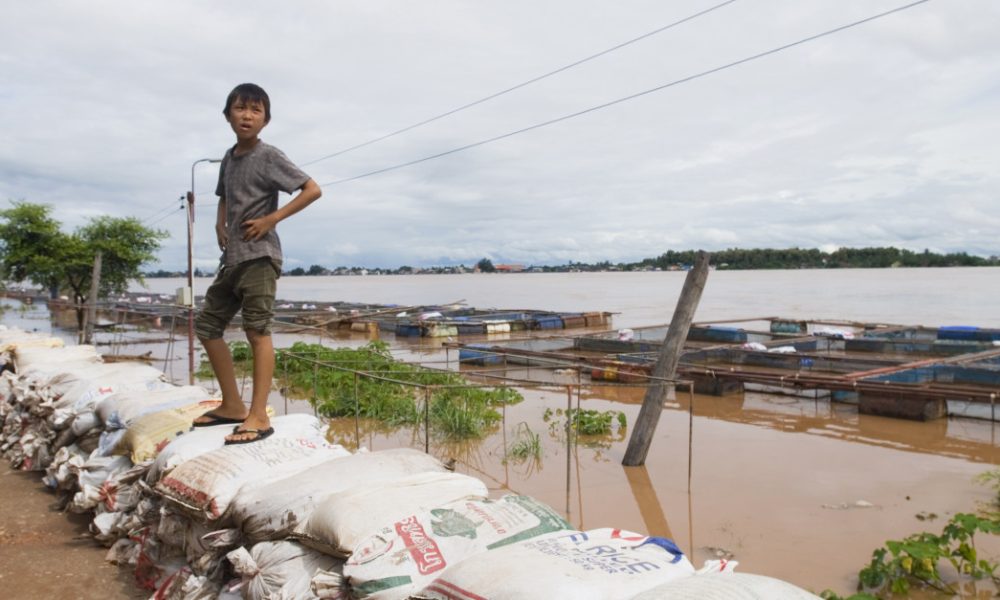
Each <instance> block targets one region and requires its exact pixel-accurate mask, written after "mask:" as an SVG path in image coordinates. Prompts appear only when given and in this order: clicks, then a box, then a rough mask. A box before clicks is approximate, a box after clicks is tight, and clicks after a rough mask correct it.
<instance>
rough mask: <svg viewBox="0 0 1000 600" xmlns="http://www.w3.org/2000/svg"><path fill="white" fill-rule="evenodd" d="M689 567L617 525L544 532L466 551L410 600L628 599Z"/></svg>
mask: <svg viewBox="0 0 1000 600" xmlns="http://www.w3.org/2000/svg"><path fill="white" fill-rule="evenodd" d="M694 572H695V570H694V567H693V566H692V565H691V562H690V561H688V559H687V558H686V557H685V556H684V554H683V553H682V552H681V551H680V549H678V548H677V547H676V546H675V545H674V544H673V542H671V541H670V540H667V539H665V538H653V537H647V536H644V535H641V534H638V533H632V532H628V531H620V530H617V529H596V530H592V531H585V532H583V531H578V532H573V533H568V534H550V535H548V536H544V537H539V538H535V539H533V540H528V541H526V542H521V543H518V544H512V545H509V546H504V547H503V548H498V549H496V550H491V551H489V552H483V553H480V554H476V555H474V556H471V557H469V558H467V559H465V560H464V561H462V562H460V563H458V564H456V565H454V566H452V567H450V568H448V569H446V570H445V571H444V573H442V575H441V576H440V577H438V578H437V579H435V580H434V581H433V582H431V583H430V584H429V585H427V587H425V588H424V589H423V590H421V591H420V592H418V593H417V594H415V595H414V596H413V597H414V598H425V599H433V600H454V599H455V598H462V599H471V598H477V597H482V598H489V599H490V600H551V599H552V598H573V599H574V600H627V599H630V598H632V597H634V596H635V595H636V594H638V593H640V592H643V591H645V590H648V589H650V588H653V587H656V586H657V585H661V584H663V583H666V582H668V581H673V580H676V579H683V578H687V577H692V576H693V575H694Z"/></svg>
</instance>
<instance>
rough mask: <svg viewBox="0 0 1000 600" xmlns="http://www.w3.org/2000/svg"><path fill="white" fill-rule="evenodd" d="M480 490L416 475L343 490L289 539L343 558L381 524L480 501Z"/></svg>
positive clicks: (459, 479)
mask: <svg viewBox="0 0 1000 600" xmlns="http://www.w3.org/2000/svg"><path fill="white" fill-rule="evenodd" d="M488 495H489V490H487V489H486V484H484V483H483V482H482V481H480V480H478V479H476V478H475V477H470V476H468V475H462V474H460V473H419V474H417V475H410V476H408V477H403V478H401V479H398V480H396V481H394V482H390V483H382V484H379V485H376V486H364V487H357V488H349V489H347V490H344V491H341V492H335V493H333V494H330V495H328V496H326V497H324V498H322V499H321V500H320V502H319V506H318V507H317V508H316V510H314V511H313V513H312V514H311V515H310V516H309V519H308V520H307V521H305V522H304V523H301V524H300V525H299V526H298V527H296V528H295V531H294V532H293V533H292V536H293V537H295V538H298V539H301V540H303V542H304V543H306V544H307V545H309V546H312V547H314V548H316V549H317V550H321V551H323V552H327V553H329V554H332V555H334V556H348V555H350V553H351V551H352V550H353V549H354V547H355V546H357V545H358V543H359V542H360V541H361V540H363V539H364V538H365V537H367V536H369V535H371V534H372V533H374V532H375V531H377V530H378V529H379V528H381V527H382V526H384V525H385V524H386V523H392V522H394V521H396V520H398V519H400V518H403V517H406V516H407V515H412V514H414V513H418V512H423V511H428V510H430V509H432V508H434V507H437V506H442V505H444V504H448V503H449V502H454V501H456V500H461V499H463V498H476V499H480V500H482V499H485V498H486V497H487V496H488Z"/></svg>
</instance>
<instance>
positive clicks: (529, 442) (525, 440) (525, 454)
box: [504, 421, 542, 462]
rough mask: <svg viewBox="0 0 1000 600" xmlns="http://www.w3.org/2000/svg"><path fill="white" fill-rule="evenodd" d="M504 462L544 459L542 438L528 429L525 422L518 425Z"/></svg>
mask: <svg viewBox="0 0 1000 600" xmlns="http://www.w3.org/2000/svg"><path fill="white" fill-rule="evenodd" d="M506 450H507V453H506V456H505V457H504V462H507V461H508V460H511V459H513V460H518V461H524V460H527V459H529V458H530V459H534V460H538V459H540V458H541V457H542V438H541V436H540V435H538V434H537V433H535V432H534V431H532V430H531V428H530V427H528V424H527V423H525V422H524V421H522V422H520V423H518V424H517V428H516V430H515V433H514V439H513V440H512V441H511V443H510V445H509V446H507V449H506Z"/></svg>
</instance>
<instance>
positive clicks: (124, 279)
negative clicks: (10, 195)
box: [0, 202, 167, 327]
mask: <svg viewBox="0 0 1000 600" xmlns="http://www.w3.org/2000/svg"><path fill="white" fill-rule="evenodd" d="M49 211H50V208H49V207H47V206H44V205H39V204H31V203H27V202H15V203H14V206H13V208H11V209H7V210H4V211H0V218H3V219H6V222H5V223H3V224H2V225H0V246H2V248H3V250H4V252H3V257H2V258H0V265H2V266H0V274H3V275H4V276H7V277H9V278H10V279H11V280H12V281H24V280H26V279H27V280H30V281H33V282H35V283H36V284H40V285H44V286H46V287H47V288H49V289H50V290H51V291H52V292H53V294H57V293H58V291H60V290H62V289H67V290H68V291H69V292H71V293H72V296H73V300H74V301H75V303H76V304H77V307H78V308H77V323H78V324H79V325H81V327H82V325H83V308H82V305H83V303H84V302H85V301H86V300H87V297H88V296H89V294H90V286H91V283H92V282H91V277H92V275H93V268H94V258H95V256H96V255H97V252H98V251H100V252H101V281H100V289H98V297H100V298H106V297H107V296H108V295H110V294H120V293H124V292H126V291H128V286H129V282H130V281H133V280H135V281H139V282H142V281H143V278H142V271H141V270H140V268H141V267H142V265H143V264H145V263H148V262H151V261H152V260H154V259H155V258H156V252H157V250H159V249H160V241H161V240H163V239H164V238H166V237H167V233H166V232H164V231H158V230H155V229H150V228H148V227H146V226H144V225H143V224H142V222H140V221H139V220H138V219H136V218H134V217H125V218H118V217H108V216H104V217H97V218H94V219H91V220H90V222H89V223H88V224H87V225H85V226H83V227H80V228H78V229H77V230H76V231H75V232H74V233H72V234H65V233H63V232H61V231H60V230H59V223H58V221H55V220H54V219H52V218H51V217H50V216H49Z"/></svg>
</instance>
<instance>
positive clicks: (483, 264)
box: [476, 258, 497, 273]
mask: <svg viewBox="0 0 1000 600" xmlns="http://www.w3.org/2000/svg"><path fill="white" fill-rule="evenodd" d="M476 268H478V269H479V270H480V271H481V272H483V273H494V272H496V270H497V268H496V267H494V266H493V261H492V260H490V259H488V258H482V259H480V260H479V262H477V263H476Z"/></svg>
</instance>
